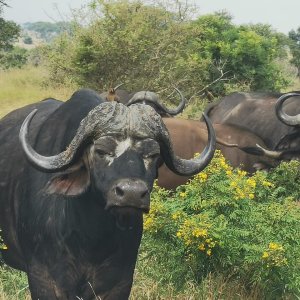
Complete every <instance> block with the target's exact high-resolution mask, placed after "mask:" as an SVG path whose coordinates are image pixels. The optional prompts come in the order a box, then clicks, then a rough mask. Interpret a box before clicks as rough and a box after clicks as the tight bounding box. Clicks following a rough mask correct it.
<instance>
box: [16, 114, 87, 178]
mask: <svg viewBox="0 0 300 300" xmlns="http://www.w3.org/2000/svg"><path fill="white" fill-rule="evenodd" d="M36 112H37V109H35V110H33V111H32V112H31V113H30V114H29V115H28V116H27V117H26V119H25V120H24V122H23V124H22V126H21V129H20V133H19V139H20V142H21V145H22V148H23V150H24V152H25V155H26V157H27V159H28V161H29V162H30V163H31V164H32V165H33V166H34V167H36V168H37V169H39V170H41V171H43V172H48V173H53V172H57V171H61V170H64V169H66V168H67V167H68V166H69V165H70V164H71V163H72V162H73V161H74V159H75V157H76V154H77V152H78V150H79V148H80V146H81V144H82V143H83V141H85V140H87V139H88V137H89V135H90V134H91V133H90V132H86V131H85V129H84V128H86V125H85V124H83V123H84V122H85V119H84V120H83V121H82V122H81V123H80V126H79V128H78V131H77V134H76V135H75V137H74V138H73V140H72V142H71V144H70V145H69V146H68V148H67V149H66V150H65V151H63V152H61V153H59V154H57V155H53V156H43V155H40V154H39V153H37V152H36V151H35V150H34V149H33V148H32V146H31V145H30V143H29V141H28V127H29V125H30V122H31V120H32V118H33V116H34V115H35V114H36Z"/></svg>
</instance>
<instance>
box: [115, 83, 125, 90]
mask: <svg viewBox="0 0 300 300" xmlns="http://www.w3.org/2000/svg"><path fill="white" fill-rule="evenodd" d="M122 85H124V83H120V84H118V85H117V86H115V87H114V88H113V91H114V92H115V91H116V90H117V89H118V88H119V87H121V86H122Z"/></svg>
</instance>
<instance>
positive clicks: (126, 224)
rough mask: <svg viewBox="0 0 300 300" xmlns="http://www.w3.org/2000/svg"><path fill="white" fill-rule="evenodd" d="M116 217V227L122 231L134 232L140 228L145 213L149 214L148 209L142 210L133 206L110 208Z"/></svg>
mask: <svg viewBox="0 0 300 300" xmlns="http://www.w3.org/2000/svg"><path fill="white" fill-rule="evenodd" d="M108 210H109V212H110V213H111V214H112V215H113V216H114V218H115V221H116V227H117V228H118V229H119V230H121V231H126V230H132V229H133V228H136V227H137V226H140V224H141V220H142V219H143V213H148V212H149V208H148V209H144V208H143V209H142V208H137V207H132V206H112V207H110V208H108Z"/></svg>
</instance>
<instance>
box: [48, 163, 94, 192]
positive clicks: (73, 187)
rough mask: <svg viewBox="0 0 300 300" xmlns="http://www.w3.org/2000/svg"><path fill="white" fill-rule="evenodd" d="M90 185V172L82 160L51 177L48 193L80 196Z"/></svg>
mask: <svg viewBox="0 0 300 300" xmlns="http://www.w3.org/2000/svg"><path fill="white" fill-rule="evenodd" d="M89 186H90V174H89V171H88V169H87V167H86V166H85V164H84V162H83V161H82V160H81V161H80V162H78V163H77V164H75V165H73V166H71V167H70V168H68V169H67V170H66V171H64V172H62V173H60V174H59V175H57V176H55V177H53V178H52V179H50V181H49V182H48V183H47V185H46V193H48V194H59V195H64V196H70V197H72V196H79V195H81V194H83V193H84V192H85V191H86V190H87V189H88V188H89Z"/></svg>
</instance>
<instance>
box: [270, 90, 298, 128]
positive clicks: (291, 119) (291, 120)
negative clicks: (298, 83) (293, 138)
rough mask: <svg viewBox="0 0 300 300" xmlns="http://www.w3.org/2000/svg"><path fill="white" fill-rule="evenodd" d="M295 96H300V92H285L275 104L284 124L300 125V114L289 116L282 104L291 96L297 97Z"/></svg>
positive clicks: (279, 117)
mask: <svg viewBox="0 0 300 300" xmlns="http://www.w3.org/2000/svg"><path fill="white" fill-rule="evenodd" d="M295 96H300V94H298V93H287V94H284V95H282V96H281V97H280V98H279V99H278V100H277V102H276V105H275V111H276V115H277V118H278V119H279V120H280V121H281V122H283V123H284V124H286V125H289V126H296V125H300V114H298V115H296V116H289V115H287V114H286V113H285V112H284V111H283V110H282V106H283V103H284V102H285V101H286V100H287V99H289V98H290V97H295Z"/></svg>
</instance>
